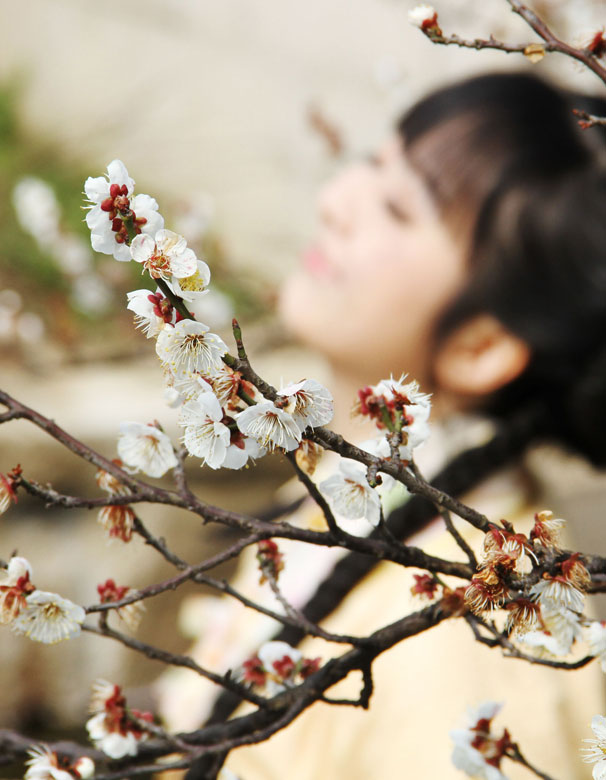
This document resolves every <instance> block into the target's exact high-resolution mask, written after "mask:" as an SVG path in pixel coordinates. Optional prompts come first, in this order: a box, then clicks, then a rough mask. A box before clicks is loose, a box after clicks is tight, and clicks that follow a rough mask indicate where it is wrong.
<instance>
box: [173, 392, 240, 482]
mask: <svg viewBox="0 0 606 780" xmlns="http://www.w3.org/2000/svg"><path fill="white" fill-rule="evenodd" d="M222 419H223V409H222V408H221V404H220V403H219V401H218V400H217V397H216V396H215V395H214V393H212V392H206V393H205V392H202V393H200V394H199V395H198V397H197V398H195V399H193V400H191V401H186V403H184V404H183V406H182V407H181V414H180V415H179V425H181V426H182V427H184V428H185V432H184V434H183V443H184V444H185V446H186V448H187V451H188V452H189V453H190V454H191V455H195V456H196V457H197V458H202V460H203V462H204V463H206V464H208V465H209V466H210V467H211V468H212V469H218V468H220V466H222V465H223V461H224V460H225V456H226V455H227V449H228V447H229V443H230V439H231V432H230V430H229V428H228V427H227V425H224V424H223V423H222V422H221V420H222Z"/></svg>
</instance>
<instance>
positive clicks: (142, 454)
mask: <svg viewBox="0 0 606 780" xmlns="http://www.w3.org/2000/svg"><path fill="white" fill-rule="evenodd" d="M118 454H119V455H120V458H121V459H122V460H123V461H124V463H126V465H127V466H130V467H131V468H133V469H137V470H138V471H142V472H143V473H144V474H147V476H148V477H162V476H163V475H164V474H166V472H167V471H168V470H169V469H172V468H174V467H175V466H176V465H177V458H176V456H175V453H174V451H173V446H172V444H171V441H170V439H169V438H168V436H167V435H166V434H165V433H163V432H162V431H161V430H160V429H159V428H157V427H156V426H155V425H149V424H147V425H146V424H145V423H138V422H122V423H120V433H119V436H118Z"/></svg>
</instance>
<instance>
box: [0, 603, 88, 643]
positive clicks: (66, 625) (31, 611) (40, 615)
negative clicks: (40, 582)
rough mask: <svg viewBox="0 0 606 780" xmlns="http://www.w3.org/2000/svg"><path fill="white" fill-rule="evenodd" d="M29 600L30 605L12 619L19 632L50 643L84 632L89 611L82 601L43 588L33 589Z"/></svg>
mask: <svg viewBox="0 0 606 780" xmlns="http://www.w3.org/2000/svg"><path fill="white" fill-rule="evenodd" d="M25 601H26V607H25V608H24V609H22V610H21V611H20V612H19V615H18V616H17V617H16V618H15V620H14V621H13V623H12V629H13V631H14V632H15V633H17V634H25V636H27V637H29V638H30V639H32V640H33V641H34V642H43V643H44V644H49V645H52V644H55V642H61V641H62V640H64V639H72V638H73V637H76V636H78V635H79V634H80V626H81V624H82V623H83V622H84V618H85V617H86V613H85V611H84V610H83V609H82V607H80V606H79V605H78V604H74V603H73V602H72V601H69V600H68V599H64V598H63V597H62V596H59V595H57V594H56V593H48V592H46V591H43V590H35V591H34V592H33V593H30V594H29V596H27V598H26V599H25Z"/></svg>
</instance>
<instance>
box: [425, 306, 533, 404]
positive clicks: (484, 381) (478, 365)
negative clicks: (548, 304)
mask: <svg viewBox="0 0 606 780" xmlns="http://www.w3.org/2000/svg"><path fill="white" fill-rule="evenodd" d="M529 360H530V348H529V347H528V344H527V343H526V342H525V341H523V340H522V339H520V338H519V337H518V336H514V334H513V333H511V332H510V331H508V330H507V329H506V328H505V327H504V326H503V325H502V324H501V323H500V322H499V320H497V319H496V318H495V317H493V316H492V315H490V314H479V315H477V316H475V317H474V318H473V319H471V320H468V321H467V322H465V323H464V324H463V325H460V326H459V327H458V328H457V329H456V330H455V331H454V332H453V333H451V334H450V335H448V336H447V337H446V339H445V340H444V341H443V342H442V344H441V345H440V347H439V349H438V353H437V357H436V359H435V362H434V378H435V381H436V385H437V387H438V388H439V389H440V390H443V391H445V392H446V393H451V394H455V395H458V396H463V397H466V398H468V399H469V400H472V399H477V398H479V397H481V396H488V395H490V394H491V393H494V392H495V391H496V390H500V389H501V388H502V387H504V386H505V385H506V384H508V383H509V382H511V381H512V380H514V379H516V378H517V377H518V376H520V374H521V373H522V372H523V371H524V369H525V368H526V366H527V365H528V361H529Z"/></svg>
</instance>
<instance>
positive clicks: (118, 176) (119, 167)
mask: <svg viewBox="0 0 606 780" xmlns="http://www.w3.org/2000/svg"><path fill="white" fill-rule="evenodd" d="M107 175H108V176H109V183H110V184H120V185H122V184H126V188H127V190H128V194H129V195H131V194H132V191H133V189H134V187H135V182H134V180H133V179H131V177H130V176H129V175H128V171H127V170H126V165H124V163H123V162H122V160H112V161H111V162H110V164H109V165H108V166H107Z"/></svg>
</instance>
